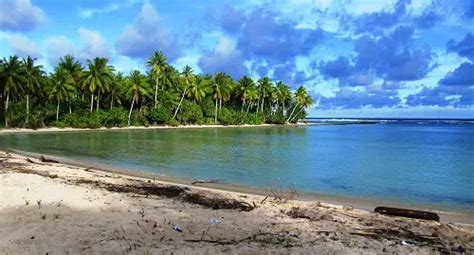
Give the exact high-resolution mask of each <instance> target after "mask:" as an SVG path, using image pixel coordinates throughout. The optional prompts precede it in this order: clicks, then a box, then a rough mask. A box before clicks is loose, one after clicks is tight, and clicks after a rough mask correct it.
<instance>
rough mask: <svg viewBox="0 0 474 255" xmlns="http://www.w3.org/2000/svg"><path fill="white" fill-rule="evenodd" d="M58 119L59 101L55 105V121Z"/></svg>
mask: <svg viewBox="0 0 474 255" xmlns="http://www.w3.org/2000/svg"><path fill="white" fill-rule="evenodd" d="M58 120H59V101H58V104H57V105H56V121H58Z"/></svg>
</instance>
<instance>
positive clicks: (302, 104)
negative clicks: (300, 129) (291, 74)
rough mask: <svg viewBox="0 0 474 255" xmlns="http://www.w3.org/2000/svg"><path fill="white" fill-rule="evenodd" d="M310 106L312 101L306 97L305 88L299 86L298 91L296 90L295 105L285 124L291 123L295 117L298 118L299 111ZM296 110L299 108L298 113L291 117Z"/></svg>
mask: <svg viewBox="0 0 474 255" xmlns="http://www.w3.org/2000/svg"><path fill="white" fill-rule="evenodd" d="M312 104H313V99H312V98H311V97H310V96H309V95H308V92H307V91H306V89H305V87H303V86H300V87H299V88H298V89H296V92H295V105H294V107H293V110H292V111H291V114H290V116H289V117H288V119H287V120H286V121H287V122H291V121H293V119H294V118H295V117H296V116H298V115H299V113H300V112H301V111H303V110H304V109H305V108H306V107H308V106H311V105H312ZM297 108H300V109H299V111H298V113H297V114H296V115H293V114H294V113H295V110H296V109H297Z"/></svg>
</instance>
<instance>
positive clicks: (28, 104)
mask: <svg viewBox="0 0 474 255" xmlns="http://www.w3.org/2000/svg"><path fill="white" fill-rule="evenodd" d="M29 116H30V95H28V94H26V124H28V117H29Z"/></svg>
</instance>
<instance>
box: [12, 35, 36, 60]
mask: <svg viewBox="0 0 474 255" xmlns="http://www.w3.org/2000/svg"><path fill="white" fill-rule="evenodd" d="M8 43H9V45H10V48H11V49H12V51H13V53H14V54H16V55H18V56H20V57H27V56H31V57H33V58H37V57H39V56H41V54H40V51H39V49H38V46H37V45H36V43H34V42H33V41H31V40H30V39H28V37H26V36H23V35H12V36H10V38H9V39H8Z"/></svg>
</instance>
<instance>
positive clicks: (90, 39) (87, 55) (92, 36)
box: [79, 27, 110, 59]
mask: <svg viewBox="0 0 474 255" xmlns="http://www.w3.org/2000/svg"><path fill="white" fill-rule="evenodd" d="M79 37H80V38H81V40H82V41H83V42H84V48H83V49H82V50H81V52H80V58H82V59H92V58H95V57H109V55H110V50H109V46H108V45H107V42H106V41H105V39H104V38H103V37H102V35H101V34H100V33H99V32H97V31H92V30H89V29H86V28H83V27H81V28H79Z"/></svg>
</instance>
